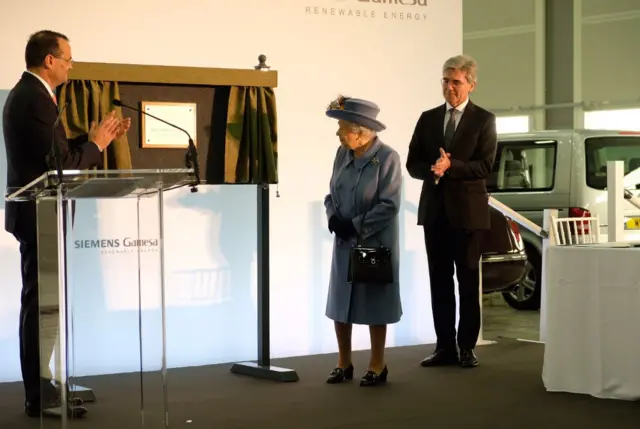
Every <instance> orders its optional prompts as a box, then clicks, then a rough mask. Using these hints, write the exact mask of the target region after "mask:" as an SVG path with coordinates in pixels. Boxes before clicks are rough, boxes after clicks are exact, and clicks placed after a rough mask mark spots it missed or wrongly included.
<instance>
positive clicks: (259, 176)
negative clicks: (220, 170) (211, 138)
mask: <svg viewBox="0 0 640 429" xmlns="http://www.w3.org/2000/svg"><path fill="white" fill-rule="evenodd" d="M224 156H225V160H224V161H225V162H224V183H247V184H249V183H251V184H275V183H278V130H277V116H276V97H275V93H274V90H273V88H257V87H242V86H232V87H231V88H230V91H229V101H228V110H227V129H226V136H225V154H224Z"/></svg>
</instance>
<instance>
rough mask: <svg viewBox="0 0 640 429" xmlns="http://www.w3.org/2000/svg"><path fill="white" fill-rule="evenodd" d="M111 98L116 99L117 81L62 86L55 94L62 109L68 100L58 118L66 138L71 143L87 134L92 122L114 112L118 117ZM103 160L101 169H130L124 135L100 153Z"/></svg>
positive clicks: (71, 83) (127, 145) (118, 114)
mask: <svg viewBox="0 0 640 429" xmlns="http://www.w3.org/2000/svg"><path fill="white" fill-rule="evenodd" d="M114 98H116V99H119V98H120V92H119V89H118V83H117V82H103V81H90V80H70V81H68V82H67V83H65V84H63V85H62V87H61V88H60V90H59V92H58V104H59V105H61V106H62V105H63V104H64V103H66V102H67V101H69V105H68V106H67V108H66V110H65V111H64V113H63V116H62V119H61V121H62V123H63V124H64V127H65V130H66V132H67V137H68V138H69V139H70V140H72V139H74V138H77V137H79V136H81V135H83V134H87V133H88V132H89V128H90V126H91V122H92V121H96V123H100V121H101V120H102V119H103V118H104V117H105V116H106V115H108V114H109V112H111V111H112V110H114V109H115V111H116V115H117V116H118V117H120V118H122V111H121V108H120V107H116V106H114V105H113V102H112V100H113V99H114ZM103 157H104V159H103V163H104V164H103V168H104V169H105V170H130V169H131V168H132V167H131V151H130V149H129V142H128V140H127V135H126V134H125V135H123V136H122V137H121V138H119V139H117V140H116V141H114V142H112V143H111V144H110V145H109V146H108V147H107V149H106V150H105V151H104V152H103Z"/></svg>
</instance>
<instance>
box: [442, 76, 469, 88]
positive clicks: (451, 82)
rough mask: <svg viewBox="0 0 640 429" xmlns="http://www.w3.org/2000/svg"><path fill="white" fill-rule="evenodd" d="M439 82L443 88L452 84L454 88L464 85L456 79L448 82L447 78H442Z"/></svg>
mask: <svg viewBox="0 0 640 429" xmlns="http://www.w3.org/2000/svg"><path fill="white" fill-rule="evenodd" d="M440 81H441V82H442V85H444V86H449V84H452V85H453V86H455V87H459V86H461V85H463V84H464V82H463V81H461V80H458V79H454V80H449V79H447V78H442V79H441V80H440Z"/></svg>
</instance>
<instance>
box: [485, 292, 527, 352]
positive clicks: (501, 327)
mask: <svg viewBox="0 0 640 429" xmlns="http://www.w3.org/2000/svg"><path fill="white" fill-rule="evenodd" d="M482 316H483V317H482V323H483V336H484V339H485V340H496V339H498V338H513V339H518V340H533V341H538V340H539V338H540V337H539V335H540V312H539V311H519V310H514V309H513V308H511V307H510V306H509V305H508V304H507V303H506V302H505V301H504V299H503V298H502V295H501V294H491V295H485V297H484V299H483V302H482Z"/></svg>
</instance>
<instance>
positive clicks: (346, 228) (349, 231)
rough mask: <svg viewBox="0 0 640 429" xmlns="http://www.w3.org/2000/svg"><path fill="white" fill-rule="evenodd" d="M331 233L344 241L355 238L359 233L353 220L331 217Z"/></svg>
mask: <svg viewBox="0 0 640 429" xmlns="http://www.w3.org/2000/svg"><path fill="white" fill-rule="evenodd" d="M329 231H331V232H333V233H335V234H336V236H337V237H339V238H341V239H343V240H347V239H349V238H351V237H354V236H355V235H357V233H358V232H357V231H356V227H355V226H353V222H351V219H340V218H338V217H337V216H331V218H330V219H329Z"/></svg>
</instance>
